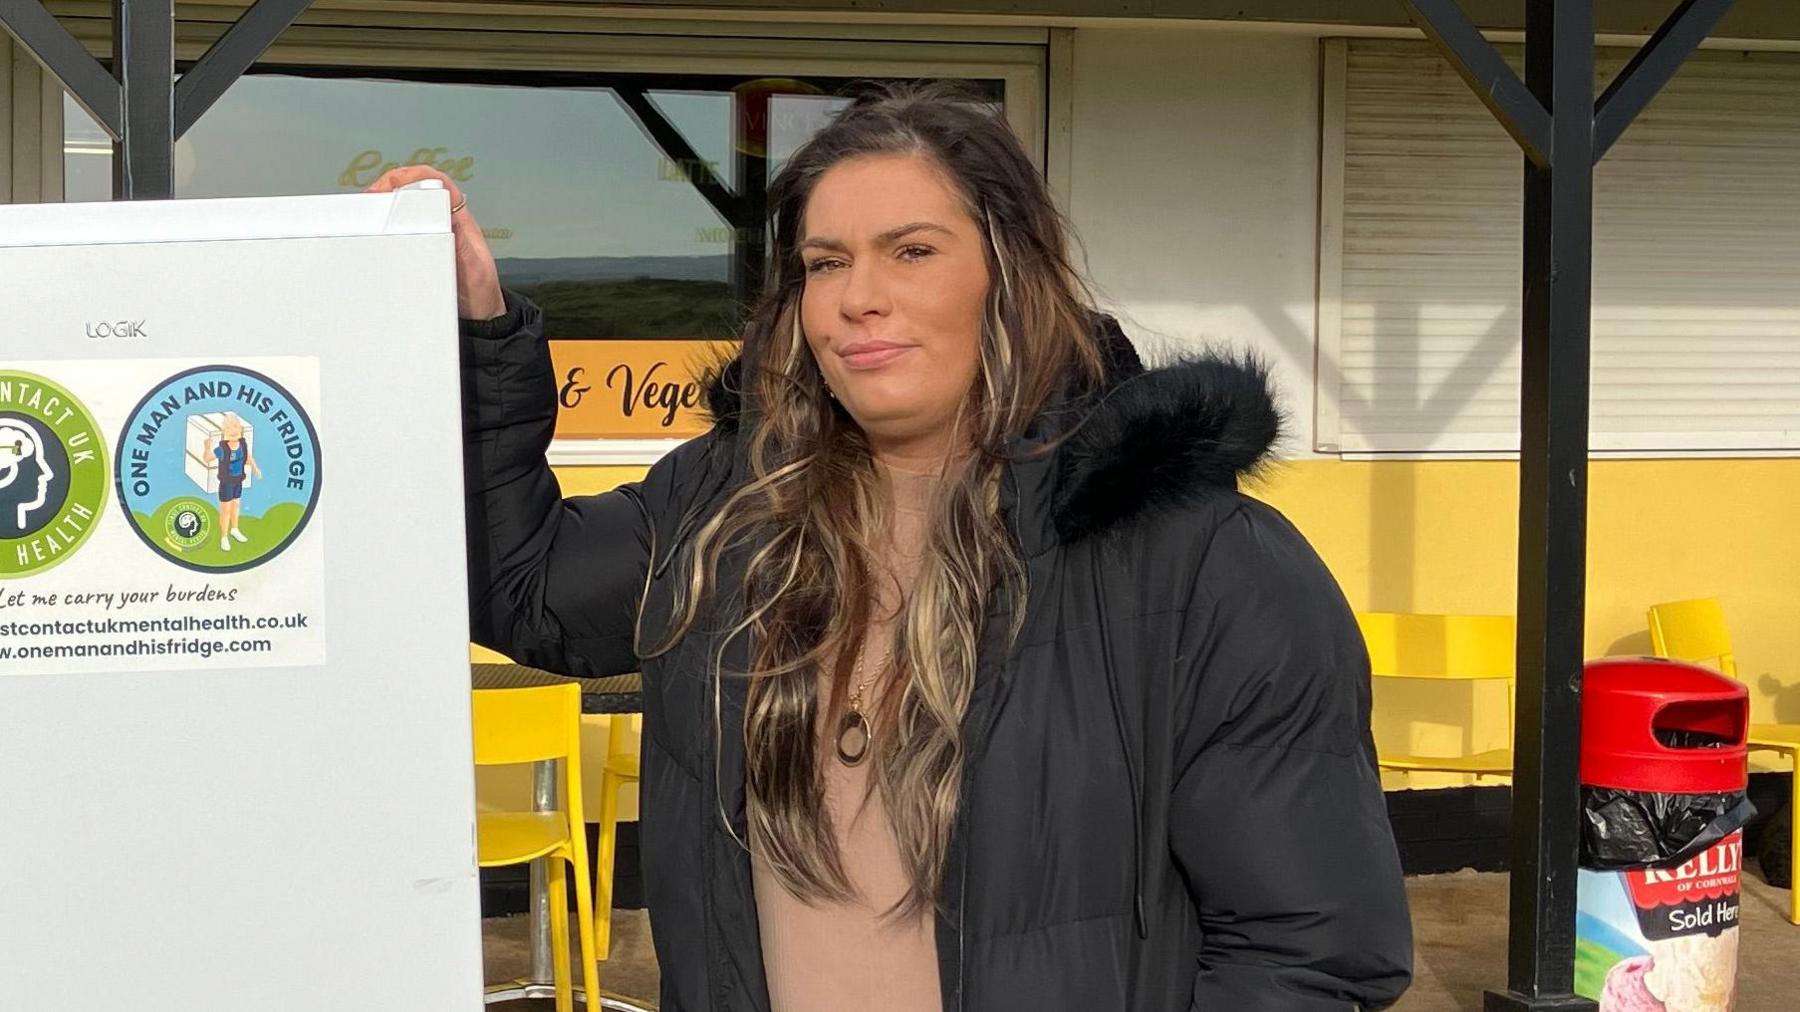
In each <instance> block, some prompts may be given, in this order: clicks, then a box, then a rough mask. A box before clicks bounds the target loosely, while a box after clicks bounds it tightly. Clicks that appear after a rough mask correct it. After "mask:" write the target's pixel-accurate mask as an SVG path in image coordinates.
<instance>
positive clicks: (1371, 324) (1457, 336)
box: [1318, 40, 1800, 452]
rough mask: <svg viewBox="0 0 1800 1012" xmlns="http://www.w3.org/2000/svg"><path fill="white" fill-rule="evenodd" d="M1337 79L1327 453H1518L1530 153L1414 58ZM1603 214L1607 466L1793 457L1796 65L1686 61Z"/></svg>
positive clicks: (1615, 175)
mask: <svg viewBox="0 0 1800 1012" xmlns="http://www.w3.org/2000/svg"><path fill="white" fill-rule="evenodd" d="M1507 56H1508V58H1509V59H1510V60H1512V61H1513V63H1514V65H1515V67H1516V66H1517V65H1518V58H1519V56H1520V53H1519V52H1518V51H1517V49H1516V48H1514V49H1512V50H1510V51H1508V52H1507ZM1629 56H1630V53H1629V52H1628V51H1603V52H1602V53H1601V55H1600V61H1599V63H1600V66H1599V72H1600V78H1601V80H1602V81H1606V80H1610V79H1611V77H1612V76H1613V75H1614V74H1615V73H1617V71H1618V70H1619V68H1620V67H1622V66H1623V65H1624V63H1625V61H1626V60H1627V59H1628V58H1629ZM1340 61H1341V62H1340ZM1326 81H1327V89H1326V90H1327V96H1326V110H1325V114H1326V119H1325V124H1326V127H1325V128H1326V139H1325V145H1324V151H1325V158H1326V164H1325V166H1324V174H1325V177H1326V179H1325V185H1324V187H1323V199H1324V202H1325V205H1326V206H1325V207H1324V208H1322V211H1323V214H1322V215H1321V218H1322V220H1323V222H1324V231H1323V236H1322V258H1323V261H1324V262H1323V263H1322V265H1321V286H1320V287H1321V292H1320V294H1321V303H1320V304H1321V321H1320V322H1321V327H1320V338H1321V340H1320V351H1321V361H1320V368H1319V382H1320V390H1319V393H1320V401H1319V408H1320V410H1319V430H1318V431H1319V437H1318V444H1319V449H1321V450H1327V451H1342V452H1428V451H1515V450H1517V448H1518V427H1519V418H1518V414H1519V411H1518V398H1519V371H1518V370H1519V320H1520V317H1519V288H1520V244H1521V239H1520V233H1521V229H1522V224H1521V211H1522V205H1523V198H1522V196H1521V180H1520V169H1521V165H1522V158H1523V156H1522V155H1521V154H1520V153H1519V150H1518V148H1517V147H1516V146H1515V145H1514V144H1513V142H1512V140H1511V139H1510V138H1508V137H1507V136H1506V135H1505V134H1504V133H1503V132H1502V131H1501V129H1500V127H1499V126H1498V125H1497V124H1496V123H1495V122H1494V120H1493V118H1492V117H1491V116H1490V115H1489V113H1488V111H1487V110H1486V109H1485V108H1483V107H1482V105H1481V104H1480V103H1479V102H1478V101H1477V100H1476V99H1475V98H1474V96H1473V95H1472V94H1471V93H1470V92H1469V90H1468V88H1467V86H1466V85H1464V84H1463V82H1462V80H1461V79H1460V78H1458V77H1457V76H1456V75H1455V73H1454V72H1452V71H1451V70H1450V68H1449V66H1448V65H1447V64H1446V63H1445V62H1444V61H1443V59H1442V58H1441V57H1440V56H1439V55H1438V54H1437V52H1436V51H1435V50H1433V49H1432V48H1431V47H1430V46H1429V45H1427V44H1425V43H1423V42H1419V43H1412V42H1403V41H1387V40H1381V41H1377V40H1349V41H1345V42H1334V43H1332V44H1331V47H1330V48H1329V49H1328V52H1327V67H1326ZM1334 173H1336V175H1335V176H1334ZM1594 213H1595V221H1594V317H1593V320H1594V324H1593V401H1592V432H1593V446H1594V448H1595V449H1596V450H1620V451H1640V452H1657V451H1791V450H1800V56H1796V55H1794V54H1788V53H1735V52H1718V51H1704V52H1700V53H1698V54H1696V55H1695V56H1694V58H1693V60H1692V61H1691V62H1690V63H1689V64H1688V65H1687V66H1686V67H1684V68H1683V69H1682V70H1681V72H1680V73H1679V74H1678V75H1677V76H1676V77H1675V79H1674V80H1673V81H1672V82H1670V84H1669V86H1668V87H1667V89H1666V90H1665V91H1664V92H1663V94H1662V95H1660V96H1659V97H1658V98H1657V99H1656V101H1655V102H1654V103H1652V104H1651V106H1650V107H1649V109H1647V110H1646V111H1645V113H1644V114H1643V116H1642V117H1641V118H1640V119H1639V120H1638V122H1637V123H1636V124H1634V125H1633V126H1632V127H1631V129H1630V130H1629V131H1628V132H1627V133H1626V134H1625V136H1624V138H1623V139H1622V140H1621V141H1620V142H1619V143H1618V144H1617V145H1616V146H1615V147H1614V149H1613V150H1612V152H1611V153H1610V154H1609V155H1608V156H1607V157H1606V159H1605V160H1604V161H1602V162H1601V163H1600V167H1599V170H1598V172H1597V176H1596V180H1595V212H1594Z"/></svg>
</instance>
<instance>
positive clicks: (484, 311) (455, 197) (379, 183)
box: [364, 165, 506, 320]
mask: <svg viewBox="0 0 1800 1012" xmlns="http://www.w3.org/2000/svg"><path fill="white" fill-rule="evenodd" d="M421 179H436V180H441V181H442V182H443V184H444V188H445V189H447V190H449V191H450V206H451V207H455V206H456V205H458V204H462V203H463V192H462V188H461V187H459V186H457V185H456V180H454V179H451V178H450V177H449V176H447V175H445V174H444V173H443V172H440V171H439V170H437V169H434V168H432V167H431V166H429V165H402V166H400V167H398V168H393V169H389V170H387V171H386V172H383V173H382V174H381V178H379V179H377V180H375V181H374V182H373V183H370V184H369V185H368V187H367V189H366V190H365V191H364V192H366V193H387V192H389V191H390V190H397V189H399V188H400V187H402V186H405V185H407V184H408V183H416V182H418V181H419V180H421ZM450 230H451V233H452V234H453V235H455V237H456V313H457V315H458V316H460V317H462V318H463V319H465V320H491V319H493V318H495V317H497V316H502V315H504V314H505V313H506V298H505V297H504V296H503V295H501V294H500V270H499V268H497V267H495V266H494V254H493V252H492V251H490V250H489V249H488V244H487V239H486V238H485V237H484V236H483V235H482V234H481V225H480V224H479V223H477V222H476V221H475V215H474V214H472V213H471V212H470V211H469V208H468V206H467V205H466V204H465V205H464V206H463V209H462V210H460V211H458V212H456V213H455V214H452V215H451V216H450Z"/></svg>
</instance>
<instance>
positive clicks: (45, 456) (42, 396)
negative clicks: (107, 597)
mask: <svg viewBox="0 0 1800 1012" xmlns="http://www.w3.org/2000/svg"><path fill="white" fill-rule="evenodd" d="M111 483H112V474H111V471H110V470H109V468H108V467H107V463H106V449H105V444H104V443H103V442H102V441H101V439H100V427H99V425H98V424H97V423H96V422H95V421H94V415H93V413H92V412H90V411H89V410H88V409H87V406H86V405H84V404H82V403H81V402H80V401H79V400H77V399H76V398H75V395H73V394H71V393H69V391H67V390H65V389H64V388H63V387H61V386H58V385H57V384H56V383H54V382H52V381H51V380H48V379H45V378H44V377H42V376H38V375H35V374H33V373H28V372H18V371H16V370H11V369H0V577H12V578H16V577H22V576H31V575H33V574H35V573H41V572H43V571H44V570H46V569H49V568H50V567H51V566H54V565H56V564H57V563H59V562H61V561H62V560H64V559H66V558H68V557H69V556H70V555H72V554H73V553H74V552H75V550H76V549H78V548H80V547H81V545H82V543H83V542H85V541H87V539H88V535H90V534H92V533H93V531H94V525H95V524H96V523H97V522H99V519H100V515H101V512H102V508H103V507H104V506H105V505H106V489H107V486H108V485H110V484H111Z"/></svg>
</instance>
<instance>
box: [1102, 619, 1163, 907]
mask: <svg viewBox="0 0 1800 1012" xmlns="http://www.w3.org/2000/svg"><path fill="white" fill-rule="evenodd" d="M1096 600H1097V603H1098V605H1099V612H1100V623H1099V629H1100V650H1101V655H1100V656H1101V665H1100V666H1101V667H1103V668H1105V669H1106V694H1107V696H1108V697H1110V698H1111V700H1112V712H1113V727H1114V728H1115V729H1117V730H1118V732H1119V752H1120V753H1121V754H1122V755H1124V757H1125V776H1126V778H1127V779H1128V780H1129V781H1130V782H1131V901H1132V913H1133V915H1134V916H1135V917H1136V919H1137V933H1138V937H1139V938H1149V937H1150V921H1149V917H1148V915H1147V914H1146V912H1145V910H1144V836H1145V833H1144V789H1143V786H1142V785H1141V784H1140V783H1139V780H1138V772H1137V764H1136V763H1135V762H1134V761H1133V760H1132V756H1131V736H1130V734H1129V733H1128V731H1127V729H1126V726H1125V706H1124V704H1123V703H1121V702H1120V701H1119V674H1118V672H1117V671H1116V670H1114V668H1113V664H1112V643H1111V638H1110V637H1109V636H1108V630H1109V629H1110V628H1111V627H1110V626H1109V625H1108V624H1107V621H1106V595H1105V594H1099V595H1097V597H1096Z"/></svg>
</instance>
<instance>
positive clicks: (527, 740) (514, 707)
mask: <svg viewBox="0 0 1800 1012" xmlns="http://www.w3.org/2000/svg"><path fill="white" fill-rule="evenodd" d="M474 695H475V702H474V723H475V764H476V765H477V766H500V765H508V764H512V763H531V762H544V761H555V760H560V761H561V762H562V767H563V776H562V790H563V797H562V801H563V808H562V810H561V811H550V812H483V813H480V814H478V815H477V816H476V823H475V841H476V848H475V849H476V855H477V859H478V863H479V864H480V865H481V867H483V868H494V867H499V866H503V865H514V864H524V863H525V862H527V861H535V860H537V859H539V858H543V859H545V861H544V865H545V872H546V875H547V879H548V883H549V886H550V938H551V943H552V944H553V945H554V946H555V952H554V953H553V954H552V966H553V971H554V974H555V978H556V1012H574V1008H575V987H574V981H573V980H572V979H571V978H570V973H569V910H568V900H567V896H568V893H567V891H566V890H567V888H568V886H567V884H566V882H567V879H566V877H565V876H566V872H565V869H564V868H563V862H565V861H566V862H568V863H569V864H571V865H573V866H574V875H575V903H576V913H577V915H578V917H579V921H580V926H579V930H580V932H581V959H582V967H583V970H582V977H583V980H584V982H585V987H586V992H587V994H589V995H598V994H599V993H600V988H599V975H598V972H597V970H596V968H595V962H594V936H593V932H592V931H591V930H589V927H590V925H591V924H592V923H593V916H594V913H593V910H592V909H591V903H592V900H591V898H590V897H591V896H592V893H591V892H590V882H591V881H592V879H591V878H590V877H589V873H588V855H587V830H586V824H585V821H584V820H583V818H582V814H581V687H580V686H579V685H577V684H575V683H574V682H570V683H568V684H566V685H544V686H534V687H532V688H527V689H478V690H476V691H475V694H474Z"/></svg>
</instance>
